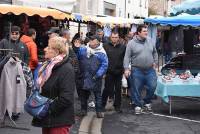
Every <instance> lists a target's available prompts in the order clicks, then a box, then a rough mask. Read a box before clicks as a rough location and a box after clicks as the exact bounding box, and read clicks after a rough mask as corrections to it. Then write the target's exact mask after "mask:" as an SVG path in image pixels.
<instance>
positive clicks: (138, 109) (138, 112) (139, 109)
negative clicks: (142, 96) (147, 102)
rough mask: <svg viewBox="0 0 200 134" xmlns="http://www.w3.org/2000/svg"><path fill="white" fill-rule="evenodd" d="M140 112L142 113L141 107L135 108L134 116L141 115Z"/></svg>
mask: <svg viewBox="0 0 200 134" xmlns="http://www.w3.org/2000/svg"><path fill="white" fill-rule="evenodd" d="M142 111H143V109H142V108H141V107H138V106H136V107H135V114H136V115H139V114H142Z"/></svg>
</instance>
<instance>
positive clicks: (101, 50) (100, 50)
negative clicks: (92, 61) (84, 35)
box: [86, 43, 106, 57]
mask: <svg viewBox="0 0 200 134" xmlns="http://www.w3.org/2000/svg"><path fill="white" fill-rule="evenodd" d="M86 48H87V57H90V56H91V55H93V54H95V53H104V54H106V51H105V50H104V48H103V44H102V43H100V44H99V46H98V47H96V48H94V49H93V48H91V47H90V46H89V43H88V44H87V46H86Z"/></svg>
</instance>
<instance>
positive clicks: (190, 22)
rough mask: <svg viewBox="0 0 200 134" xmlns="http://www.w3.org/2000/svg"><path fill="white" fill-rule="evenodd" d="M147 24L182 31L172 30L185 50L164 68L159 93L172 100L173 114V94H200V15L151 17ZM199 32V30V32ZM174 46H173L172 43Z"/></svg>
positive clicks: (170, 109) (194, 95)
mask: <svg viewBox="0 0 200 134" xmlns="http://www.w3.org/2000/svg"><path fill="white" fill-rule="evenodd" d="M144 21H145V23H148V24H149V25H153V26H156V27H157V26H161V27H170V28H169V31H170V30H171V31H173V30H177V31H178V30H180V29H181V32H182V34H181V35H182V36H181V38H179V37H180V36H178V35H180V32H179V31H178V32H177V31H176V32H169V34H172V36H173V38H171V39H169V41H171V42H172V43H173V44H170V45H171V47H174V46H175V47H177V46H178V44H179V43H180V40H182V42H181V43H180V44H181V45H182V46H183V53H179V54H177V55H176V56H175V57H174V58H172V59H171V60H170V61H169V62H168V63H166V64H165V65H164V66H163V67H162V69H161V74H160V75H159V76H158V82H157V88H156V91H155V94H156V95H157V96H159V97H161V98H162V100H164V102H167V103H169V113H170V114H171V112H172V99H171V97H172V96H176V97H186V96H187V97H200V91H199V89H200V77H199V76H200V62H199V59H200V51H197V50H198V48H197V47H196V46H197V45H196V44H195V42H194V39H195V38H197V37H198V36H199V35H200V34H199V26H200V15H180V16H175V17H158V18H147V19H145V20H144ZM196 31H197V32H196ZM172 45H173V46H172Z"/></svg>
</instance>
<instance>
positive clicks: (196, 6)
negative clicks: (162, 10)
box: [170, 0, 200, 16]
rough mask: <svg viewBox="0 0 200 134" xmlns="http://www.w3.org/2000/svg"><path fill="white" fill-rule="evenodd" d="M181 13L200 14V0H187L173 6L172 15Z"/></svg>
mask: <svg viewBox="0 0 200 134" xmlns="http://www.w3.org/2000/svg"><path fill="white" fill-rule="evenodd" d="M181 13H188V14H191V15H195V14H200V0H185V1H184V2H182V3H181V4H179V5H176V6H174V7H172V9H171V12H170V15H172V16H176V15H179V14H181Z"/></svg>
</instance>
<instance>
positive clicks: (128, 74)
mask: <svg viewBox="0 0 200 134" xmlns="http://www.w3.org/2000/svg"><path fill="white" fill-rule="evenodd" d="M124 75H125V77H126V78H128V77H129V76H130V75H131V71H130V69H125V71H124Z"/></svg>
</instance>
